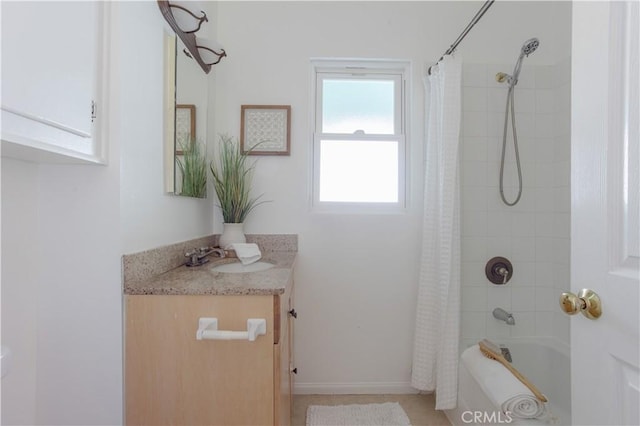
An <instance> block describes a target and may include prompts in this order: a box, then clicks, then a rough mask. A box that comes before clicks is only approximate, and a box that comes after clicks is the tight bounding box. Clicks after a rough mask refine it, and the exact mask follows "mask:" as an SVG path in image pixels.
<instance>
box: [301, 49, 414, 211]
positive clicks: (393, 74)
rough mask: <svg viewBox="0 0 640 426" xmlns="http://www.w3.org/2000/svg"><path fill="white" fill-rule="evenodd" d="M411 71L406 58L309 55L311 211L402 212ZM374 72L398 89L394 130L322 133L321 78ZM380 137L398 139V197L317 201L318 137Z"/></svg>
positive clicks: (364, 75) (405, 203) (367, 75)
mask: <svg viewBox="0 0 640 426" xmlns="http://www.w3.org/2000/svg"><path fill="white" fill-rule="evenodd" d="M410 72H411V63H410V62H409V61H398V60H359V59H312V60H311V108H310V111H311V118H310V120H311V133H312V142H313V149H312V150H311V156H310V157H311V170H312V173H311V179H310V181H311V184H310V194H311V196H310V201H311V210H312V211H314V212H330V213H406V212H407V207H408V200H407V195H408V192H409V191H408V175H409V170H408V169H409V167H408V163H409V161H408V156H407V153H408V152H409V149H408V140H409V138H408V128H409V123H408V116H409V114H408V108H409V102H408V93H409V89H408V86H409V82H410V81H411V79H410ZM376 74H378V75H379V76H381V77H383V78H385V79H389V80H393V81H395V82H396V83H397V86H396V87H397V88H398V90H397V91H396V95H395V98H396V99H395V102H396V105H395V106H396V108H398V111H397V114H395V122H394V134H386V135H384V134H374V135H372V134H343V133H322V132H321V128H320V127H321V125H322V81H323V80H324V79H325V78H336V77H337V78H339V77H347V78H353V79H357V78H363V79H367V78H373V77H374V76H375V75H376ZM345 138H347V139H349V140H367V141H375V140H384V141H389V140H392V141H397V142H398V201H397V202H394V203H375V202H328V201H320V141H321V140H344V139H345Z"/></svg>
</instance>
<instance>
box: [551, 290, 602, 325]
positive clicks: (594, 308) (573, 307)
mask: <svg viewBox="0 0 640 426" xmlns="http://www.w3.org/2000/svg"><path fill="white" fill-rule="evenodd" d="M560 307H561V308H562V310H563V311H564V312H565V313H567V314H569V315H575V314H577V313H578V312H582V315H584V316H585V317H587V318H589V319H592V320H594V319H598V318H600V315H602V302H601V301H600V296H598V295H597V294H596V292H594V291H593V290H589V289H588V288H583V289H582V290H580V292H579V293H578V295H577V296H576V295H575V294H573V293H570V292H568V293H562V294H561V295H560Z"/></svg>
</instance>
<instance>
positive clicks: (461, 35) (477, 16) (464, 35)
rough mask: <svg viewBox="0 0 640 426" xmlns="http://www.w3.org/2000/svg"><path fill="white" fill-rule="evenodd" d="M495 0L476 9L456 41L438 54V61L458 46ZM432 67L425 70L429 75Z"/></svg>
mask: <svg viewBox="0 0 640 426" xmlns="http://www.w3.org/2000/svg"><path fill="white" fill-rule="evenodd" d="M495 1H496V0H487V1H485V2H484V4H483V5H482V7H481V8H480V10H478V13H476V15H475V16H474V17H473V19H472V20H471V22H469V25H467V27H466V28H465V29H464V30H463V31H462V33H460V35H459V36H458V38H457V39H456V41H454V42H453V44H452V45H451V46H449V48H448V49H447V51H446V52H444V53H443V54H442V56H440V59H438V62H440V61H441V60H442V58H444V57H445V56H446V55H450V54H452V53H453V52H454V51H455V50H456V47H458V45H459V44H460V42H461V41H462V40H463V39H464V38H465V37H466V36H467V33H469V31H471V28H473V27H474V25H476V24H477V23H478V21H479V20H480V18H482V16H483V15H484V14H485V12H486V11H487V10H489V8H490V7H491V5H492V4H493V2H495ZM438 62H436V65H437V64H438ZM432 67H433V65H432V66H430V67H429V69H428V70H427V72H428V73H429V75H431V68H432Z"/></svg>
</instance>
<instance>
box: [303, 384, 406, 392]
mask: <svg viewBox="0 0 640 426" xmlns="http://www.w3.org/2000/svg"><path fill="white" fill-rule="evenodd" d="M293 393H294V394H296V395H348V394H353V395H379V394H408V393H418V390H416V389H415V388H413V387H411V384H410V382H361V383H300V382H297V383H295V384H294V385H293Z"/></svg>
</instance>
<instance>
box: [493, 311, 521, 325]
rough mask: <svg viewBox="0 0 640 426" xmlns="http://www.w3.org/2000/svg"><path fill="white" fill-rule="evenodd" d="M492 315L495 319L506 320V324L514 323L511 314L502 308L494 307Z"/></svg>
mask: <svg viewBox="0 0 640 426" xmlns="http://www.w3.org/2000/svg"><path fill="white" fill-rule="evenodd" d="M493 317H494V318H495V319H499V320H500V321H504V322H506V323H507V324H508V325H515V324H516V320H515V319H514V318H513V314H511V313H509V312H507V311H505V310H504V309H502V308H495V309H494V310H493Z"/></svg>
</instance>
